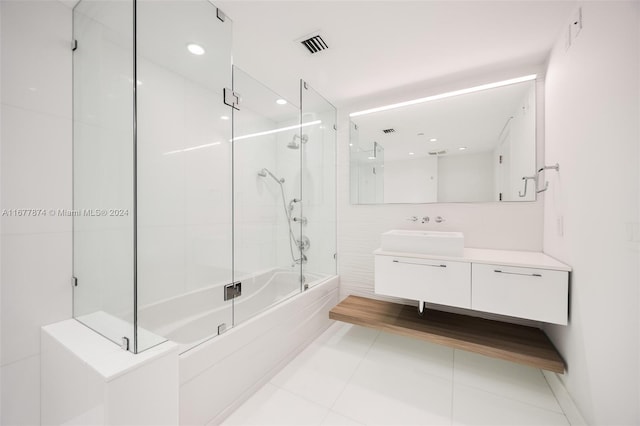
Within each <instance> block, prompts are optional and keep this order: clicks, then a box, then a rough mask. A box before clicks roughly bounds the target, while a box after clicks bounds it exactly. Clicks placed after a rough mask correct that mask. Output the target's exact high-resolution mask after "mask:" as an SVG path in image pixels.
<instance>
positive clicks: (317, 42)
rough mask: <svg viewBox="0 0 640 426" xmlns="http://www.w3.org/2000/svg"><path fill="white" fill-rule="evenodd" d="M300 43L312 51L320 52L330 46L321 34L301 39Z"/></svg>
mask: <svg viewBox="0 0 640 426" xmlns="http://www.w3.org/2000/svg"><path fill="white" fill-rule="evenodd" d="M300 43H302V45H303V46H304V47H306V48H307V50H308V51H309V52H311V53H318V52H321V51H323V50H325V49H328V48H329V45H327V43H326V42H325V41H324V40H323V39H322V37H321V36H320V34H316V35H314V36H312V37H308V38H305V39H304V40H300Z"/></svg>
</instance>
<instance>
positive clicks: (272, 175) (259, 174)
mask: <svg viewBox="0 0 640 426" xmlns="http://www.w3.org/2000/svg"><path fill="white" fill-rule="evenodd" d="M267 175H269V176H271V177H272V178H273V180H275V181H276V182H278V183H279V184H283V183H284V178H280V179H278V178H277V177H276V175H274V174H273V173H271V171H269V169H267V168H264V169H262V170H260V171H259V172H258V176H260V177H267Z"/></svg>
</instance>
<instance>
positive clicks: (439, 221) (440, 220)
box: [435, 216, 444, 223]
mask: <svg viewBox="0 0 640 426" xmlns="http://www.w3.org/2000/svg"><path fill="white" fill-rule="evenodd" d="M435 221H436V223H442V222H444V218H443V217H442V216H436V218H435Z"/></svg>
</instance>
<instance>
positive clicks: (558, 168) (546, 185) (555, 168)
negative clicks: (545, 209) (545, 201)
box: [536, 163, 560, 194]
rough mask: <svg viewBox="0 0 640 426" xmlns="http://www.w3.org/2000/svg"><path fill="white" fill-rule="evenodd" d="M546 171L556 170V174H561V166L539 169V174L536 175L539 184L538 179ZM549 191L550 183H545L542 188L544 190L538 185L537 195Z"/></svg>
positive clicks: (555, 165)
mask: <svg viewBox="0 0 640 426" xmlns="http://www.w3.org/2000/svg"><path fill="white" fill-rule="evenodd" d="M545 170H555V171H556V172H559V171H560V164H558V163H556V164H554V165H553V166H544V167H540V168H539V169H538V173H536V183H537V182H538V178H539V177H540V173H542V172H543V171H545ZM547 189H549V182H548V181H545V182H544V188H542V189H538V188H537V185H536V193H538V194H539V193H541V192H544V191H546V190H547Z"/></svg>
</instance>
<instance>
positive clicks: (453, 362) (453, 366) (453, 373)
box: [450, 349, 457, 426]
mask: <svg viewBox="0 0 640 426" xmlns="http://www.w3.org/2000/svg"><path fill="white" fill-rule="evenodd" d="M452 352H453V354H452V356H451V358H452V359H451V410H450V413H451V416H450V419H451V423H450V424H451V425H452V426H453V396H454V395H455V386H456V380H455V378H456V352H457V349H453V351H452Z"/></svg>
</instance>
